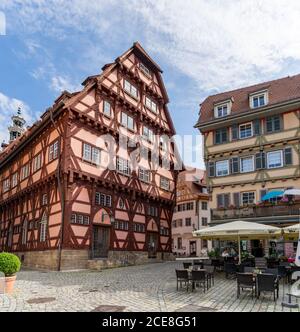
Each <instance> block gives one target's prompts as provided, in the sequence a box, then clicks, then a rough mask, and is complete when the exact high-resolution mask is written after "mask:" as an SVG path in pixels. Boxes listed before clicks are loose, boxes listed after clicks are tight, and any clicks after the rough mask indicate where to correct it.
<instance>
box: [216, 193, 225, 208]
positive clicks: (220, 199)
mask: <svg viewBox="0 0 300 332" xmlns="http://www.w3.org/2000/svg"><path fill="white" fill-rule="evenodd" d="M217 206H218V208H221V207H224V204H223V195H222V194H221V195H217Z"/></svg>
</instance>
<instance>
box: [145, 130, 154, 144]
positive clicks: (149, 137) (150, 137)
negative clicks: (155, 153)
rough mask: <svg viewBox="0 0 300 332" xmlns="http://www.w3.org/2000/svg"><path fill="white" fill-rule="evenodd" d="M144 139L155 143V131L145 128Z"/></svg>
mask: <svg viewBox="0 0 300 332" xmlns="http://www.w3.org/2000/svg"><path fill="white" fill-rule="evenodd" d="M143 137H144V138H145V139H146V140H147V141H149V142H151V143H153V142H154V134H153V130H151V129H149V128H148V127H146V126H143Z"/></svg>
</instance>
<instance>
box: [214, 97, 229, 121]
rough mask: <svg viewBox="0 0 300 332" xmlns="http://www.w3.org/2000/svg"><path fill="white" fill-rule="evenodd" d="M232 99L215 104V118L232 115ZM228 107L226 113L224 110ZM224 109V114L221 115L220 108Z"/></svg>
mask: <svg viewBox="0 0 300 332" xmlns="http://www.w3.org/2000/svg"><path fill="white" fill-rule="evenodd" d="M231 104H232V103H231V101H227V102H226V101H225V102H223V103H219V104H215V106H214V113H215V118H224V117H226V116H228V115H230V113H231ZM225 107H226V108H227V112H226V114H225V115H224V114H223V112H224V108H225ZM220 108H221V109H222V115H220V116H219V109H220Z"/></svg>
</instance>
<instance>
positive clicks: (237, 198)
mask: <svg viewBox="0 0 300 332" xmlns="http://www.w3.org/2000/svg"><path fill="white" fill-rule="evenodd" d="M233 202H234V205H235V206H236V207H239V206H240V193H234V194H233Z"/></svg>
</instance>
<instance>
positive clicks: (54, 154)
mask: <svg viewBox="0 0 300 332" xmlns="http://www.w3.org/2000/svg"><path fill="white" fill-rule="evenodd" d="M56 158H58V141H55V142H54V143H52V144H51V145H50V147H49V161H52V160H54V159H56Z"/></svg>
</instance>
